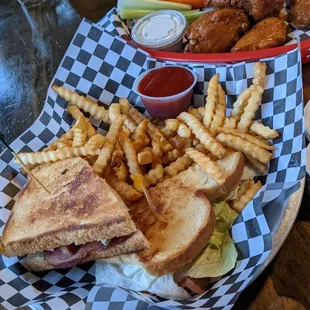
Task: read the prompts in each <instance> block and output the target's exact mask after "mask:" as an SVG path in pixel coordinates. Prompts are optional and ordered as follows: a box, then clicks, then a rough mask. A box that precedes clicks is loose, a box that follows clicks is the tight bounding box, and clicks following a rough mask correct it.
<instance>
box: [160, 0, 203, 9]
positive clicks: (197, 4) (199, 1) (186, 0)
mask: <svg viewBox="0 0 310 310" xmlns="http://www.w3.org/2000/svg"><path fill="white" fill-rule="evenodd" d="M164 1H167V2H176V3H182V4H189V5H191V6H192V9H201V8H204V7H205V6H206V5H205V0H164Z"/></svg>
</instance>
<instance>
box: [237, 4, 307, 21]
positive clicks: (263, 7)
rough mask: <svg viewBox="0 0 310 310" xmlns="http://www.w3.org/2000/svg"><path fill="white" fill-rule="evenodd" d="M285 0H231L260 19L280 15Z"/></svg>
mask: <svg viewBox="0 0 310 310" xmlns="http://www.w3.org/2000/svg"><path fill="white" fill-rule="evenodd" d="M308 1H309V0H308ZM284 2H285V1H284V0H231V6H232V7H235V8H239V9H244V10H245V11H246V12H247V13H248V14H249V15H251V16H252V17H253V18H254V19H255V20H256V21H258V20H261V19H263V18H265V17H267V16H271V15H278V14H279V12H280V11H281V9H283V7H284Z"/></svg>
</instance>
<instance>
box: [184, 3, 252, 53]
mask: <svg viewBox="0 0 310 310" xmlns="http://www.w3.org/2000/svg"><path fill="white" fill-rule="evenodd" d="M248 28H249V20H248V17H247V15H246V14H245V12H244V11H243V10H238V9H233V8H225V9H218V10H214V11H211V12H208V13H206V14H204V15H201V16H200V17H199V18H198V19H197V20H196V21H194V22H193V23H192V24H191V25H190V26H189V27H188V29H187V31H186V34H185V39H186V40H189V43H188V44H187V45H186V47H185V52H187V53H221V52H228V51H230V49H231V48H232V46H234V44H235V43H236V42H237V41H238V40H239V38H240V37H241V35H242V34H243V33H245V32H246V31H247V29H248Z"/></svg>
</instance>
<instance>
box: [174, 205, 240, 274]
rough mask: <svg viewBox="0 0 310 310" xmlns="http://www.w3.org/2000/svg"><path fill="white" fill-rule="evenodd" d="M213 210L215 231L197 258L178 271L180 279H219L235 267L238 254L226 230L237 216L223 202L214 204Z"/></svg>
mask: <svg viewBox="0 0 310 310" xmlns="http://www.w3.org/2000/svg"><path fill="white" fill-rule="evenodd" d="M213 208H214V213H215V218H216V226H215V231H214V233H213V235H212V236H211V238H210V240H209V242H208V244H207V246H206V247H205V248H204V249H203V250H202V252H201V253H200V254H199V256H198V257H197V258H196V259H195V260H194V261H193V262H192V263H190V264H188V265H186V266H185V267H184V268H183V269H182V270H181V271H180V273H181V275H182V277H185V276H190V277H193V278H208V277H210V278H214V277H220V276H222V275H224V274H226V273H227V272H229V271H230V270H232V269H233V268H234V267H235V264H236V261H237V257H238V253H237V250H236V248H235V245H234V242H233V240H232V239H231V237H230V236H229V231H228V230H229V228H230V227H231V225H232V223H233V221H234V220H235V219H236V217H237V216H238V214H237V213H236V212H235V211H234V210H232V209H231V208H230V207H229V205H228V203H227V202H225V201H223V202H220V203H214V204H213Z"/></svg>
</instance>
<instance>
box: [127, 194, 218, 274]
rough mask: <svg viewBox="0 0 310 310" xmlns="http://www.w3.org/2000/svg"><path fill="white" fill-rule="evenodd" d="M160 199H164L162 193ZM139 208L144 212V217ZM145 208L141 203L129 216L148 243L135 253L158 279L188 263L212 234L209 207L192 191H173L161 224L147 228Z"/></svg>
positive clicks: (211, 210) (157, 222) (211, 212)
mask: <svg viewBox="0 0 310 310" xmlns="http://www.w3.org/2000/svg"><path fill="white" fill-rule="evenodd" d="M162 195H163V196H165V192H164V191H163V192H162ZM145 207H146V208H145ZM141 208H145V209H144V210H145V214H143V215H142V214H141V213H140V211H141ZM147 208H148V207H147V206H145V202H143V201H140V202H138V203H137V205H136V206H133V209H132V213H133V217H134V219H136V220H137V225H138V226H140V227H141V228H142V232H143V233H144V235H145V237H146V238H147V239H148V241H149V242H150V248H149V249H146V250H144V251H141V252H140V253H138V257H139V259H140V261H141V262H142V263H143V264H144V265H145V268H146V269H147V271H148V272H150V273H151V274H154V275H157V276H161V275H164V274H166V273H170V272H174V271H176V270H177V269H179V268H180V267H182V266H183V265H184V264H187V263H189V262H191V261H192V260H193V259H194V258H195V257H196V256H197V255H198V253H199V252H200V251H201V250H202V248H203V247H204V246H205V245H206V244H207V242H208V240H209V239H210V237H211V235H212V233H213V231H214V227H215V216H214V211H213V208H212V205H211V204H210V202H209V200H208V199H207V198H206V197H205V196H204V195H203V194H202V193H200V192H196V191H193V190H192V189H191V188H183V189H182V188H180V189H179V190H176V195H175V196H174V199H173V200H171V201H170V203H169V206H168V208H167V210H166V212H165V214H164V216H163V219H164V220H165V222H164V223H163V222H159V221H155V222H153V223H152V224H150V225H146V222H145V216H146V217H149V215H147V213H148V211H149V210H148V209H147Z"/></svg>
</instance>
